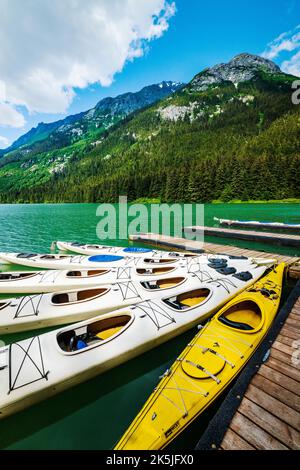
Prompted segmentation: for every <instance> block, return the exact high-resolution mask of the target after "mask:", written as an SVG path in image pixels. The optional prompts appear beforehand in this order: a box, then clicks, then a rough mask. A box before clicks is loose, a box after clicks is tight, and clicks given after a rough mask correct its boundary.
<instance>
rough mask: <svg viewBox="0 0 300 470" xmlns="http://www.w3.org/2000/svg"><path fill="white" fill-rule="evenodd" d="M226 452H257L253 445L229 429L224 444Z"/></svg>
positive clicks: (223, 447)
mask: <svg viewBox="0 0 300 470" xmlns="http://www.w3.org/2000/svg"><path fill="white" fill-rule="evenodd" d="M222 449H224V450H255V447H253V446H252V445H251V444H249V443H248V442H247V441H245V440H244V439H243V438H241V436H239V435H238V434H236V433H235V432H234V431H233V430H232V429H230V428H229V429H227V431H226V434H225V436H224V439H223V442H222Z"/></svg>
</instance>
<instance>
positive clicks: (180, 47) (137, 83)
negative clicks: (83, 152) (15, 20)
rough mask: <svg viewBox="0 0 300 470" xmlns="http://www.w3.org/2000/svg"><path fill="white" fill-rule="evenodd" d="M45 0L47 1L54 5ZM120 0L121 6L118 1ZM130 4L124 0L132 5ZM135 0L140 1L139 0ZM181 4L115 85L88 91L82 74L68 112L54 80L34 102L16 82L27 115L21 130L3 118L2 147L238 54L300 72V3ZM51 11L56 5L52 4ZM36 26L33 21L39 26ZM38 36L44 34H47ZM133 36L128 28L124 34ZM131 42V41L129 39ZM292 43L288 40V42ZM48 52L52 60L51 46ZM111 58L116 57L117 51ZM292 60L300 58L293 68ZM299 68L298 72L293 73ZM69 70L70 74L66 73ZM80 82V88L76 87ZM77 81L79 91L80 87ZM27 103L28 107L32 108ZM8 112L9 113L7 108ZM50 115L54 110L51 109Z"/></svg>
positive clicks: (219, 0) (194, 0) (190, 0)
mask: <svg viewBox="0 0 300 470" xmlns="http://www.w3.org/2000/svg"><path fill="white" fill-rule="evenodd" d="M4 1H8V0H4ZM18 1H19V0H9V2H10V3H7V8H10V5H11V4H13V3H15V4H16V2H18ZM44 1H45V2H46V1H47V0H44ZM69 1H71V0H69ZM86 1H89V2H91V3H92V2H96V3H97V1H100V3H102V4H103V2H104V1H106V2H107V1H108V0H86ZM110 1H111V0H110ZM114 1H116V2H117V1H118V0H114ZM123 1H124V2H125V0H123ZM126 1H127V0H126ZM128 1H132V2H134V1H135V0H128ZM139 1H140V0H139ZM143 1H145V0H143ZM151 1H152V0H151ZM160 1H161V2H163V1H164V0H153V2H154V3H155V2H156V4H158V3H159V2H160ZM82 2H83V5H84V0H82ZM42 3H43V2H42ZM54 3H55V1H54V0H53V2H52V4H53V5H54ZM169 3H170V4H171V3H172V2H171V1H169ZM174 3H175V5H176V11H175V10H174V8H173V10H172V11H171V12H170V14H169V15H166V17H165V19H164V20H165V22H166V23H167V25H168V29H167V27H166V26H165V23H161V29H160V32H159V33H154V34H153V35H152V37H151V40H150V41H148V40H147V39H146V40H144V39H143V38H147V37H149V33H148V29H147V32H145V31H144V32H143V33H141V36H140V38H141V41H142V44H143V46H142V47H143V52H141V51H140V49H139V46H138V47H137V49H136V50H137V51H138V52H136V55H137V57H136V58H134V59H129V60H128V59H127V60H126V54H125V55H124V60H123V65H122V61H121V65H120V64H119V65H118V66H117V65H116V66H115V68H114V67H112V68H111V69H110V70H109V73H110V74H111V77H113V81H112V83H111V84H110V85H109V86H101V85H100V84H97V83H92V84H91V85H88V83H87V84H86V86H84V83H83V85H82V77H81V78H77V75H76V79H75V81H74V80H73V82H72V87H71V88H70V89H72V97H71V98H70V99H69V102H68V103H69V104H68V106H65V109H62V111H63V112H55V111H56V107H55V106H54V105H53V111H54V112H53V111H52V108H51V104H50V105H49V101H50V102H51V94H50V93H51V90H48V87H47V83H46V86H45V84H44V83H45V82H43V87H42V88H41V91H39V93H41V94H40V95H38V96H37V97H34V98H35V101H34V99H33V97H32V91H29V92H28V91H27V92H26V93H27V95H26V94H25V91H24V93H23V95H22V97H19V96H18V95H17V92H16V91H14V90H15V89H17V88H18V87H19V88H20V87H21V88H22V85H20V82H19V85H18V82H17V81H16V86H15V89H13V91H12V92H11V96H13V97H14V96H17V97H16V98H15V101H13V98H12V99H9V100H8V101H9V102H10V103H9V104H10V105H11V106H13V108H14V110H15V111H17V112H18V113H19V114H21V115H22V116H23V122H22V123H21V122H20V120H19V121H18V127H14V126H13V125H12V124H13V123H12V122H11V121H10V124H9V125H7V124H5V119H4V118H2V120H1V115H0V148H1V147H4V146H5V145H3V144H4V143H6V144H7V143H11V142H12V141H13V140H15V139H16V138H17V137H18V136H20V135H22V134H23V133H24V132H26V131H28V130H29V129H30V128H31V127H33V126H36V125H37V123H38V122H41V121H44V122H50V121H54V120H57V119H61V118H63V117H64V116H66V115H68V114H74V113H77V112H80V111H83V110H86V109H89V108H91V107H93V106H94V105H95V104H96V102H97V101H99V100H100V99H101V98H103V97H105V96H115V95H117V94H120V93H124V92H126V91H136V90H139V89H140V88H142V87H143V86H145V85H148V84H151V83H157V82H160V81H162V80H178V81H183V82H187V81H189V80H190V79H191V78H192V77H193V76H194V75H195V74H196V73H198V72H199V71H200V70H202V69H203V68H205V67H209V66H212V65H214V64H216V63H220V62H227V61H228V60H230V59H231V58H232V57H233V56H234V55H236V54H239V53H241V52H250V53H254V54H261V53H262V52H263V51H265V52H266V51H267V52H266V53H267V54H269V55H268V57H270V58H272V59H273V60H274V61H275V62H277V63H278V64H279V65H282V64H283V63H285V64H286V65H285V68H286V70H287V71H289V70H293V71H297V70H298V69H299V68H298V67H299V63H300V59H299V61H298V58H296V59H295V58H294V57H295V56H296V54H297V53H298V52H299V50H300V49H299V48H298V46H300V45H299V44H298V42H297V41H298V36H297V34H298V32H299V33H300V29H296V28H297V25H299V23H300V2H299V1H296V0H276V1H274V0H273V1H271V0H264V1H262V0H252V1H245V2H241V1H240V0H239V1H238V0H231V1H227V2H224V0H215V1H214V2H204V1H200V0H175V2H174ZM49 8H51V6H50V3H49ZM75 13H76V12H75ZM150 13H151V11H150ZM40 14H41V15H43V11H41V12H40ZM108 14H111V15H114V14H115V13H114V11H109V12H108ZM143 15H144V16H143ZM146 15H148V16H149V12H148V11H147V12H141V15H140V16H139V20H137V19H136V18H135V20H134V21H140V22H141V23H142V22H144V19H145V18H146ZM45 16H46V12H45ZM148 16H147V18H148ZM150 16H151V15H150ZM53 18H54V19H55V16H53ZM38 19H39V18H38V17H36V21H38ZM53 24H55V23H53ZM2 26H3V28H4V27H5V25H4V23H2V24H1V20H0V38H1V28H2ZM34 26H35V24H34V17H33V28H34ZM143 27H144V26H143ZM147 28H148V26H147ZM49 33H51V31H49ZM53 33H54V34H55V31H53V30H52V34H53ZM282 33H287V35H286V36H285V37H282V38H279V39H278V41H277V42H275V43H273V47H272V44H270V43H272V41H274V40H275V39H276V38H278V36H279V35H281V34H282ZM39 34H43V33H41V32H40V33H39ZM45 34H46V33H45ZM77 34H78V35H80V34H81V33H80V30H78V32H77ZM126 34H127V33H126V31H125V30H124V37H125V36H126ZM147 35H148V36H147ZM158 36H159V37H158ZM110 37H112V36H110ZM291 37H293V40H294V43H293V45H291ZM25 40H26V36H25V38H24V36H23V41H25ZM121 40H122V37H121ZM124 40H128V34H127V36H126V39H124ZM105 41H107V39H106V38H103V43H101V38H99V44H97V48H98V49H95V52H94V53H93V54H94V56H97V51H101V48H103V49H104V48H106V47H110V46H111V47H113V45H111V42H112V41H110V42H109V45H108V46H107V42H105ZM286 41H289V42H288V43H287V42H286ZM94 42H95V41H94ZM296 42H297V44H296ZM283 43H284V44H283ZM45 44H46V41H45ZM9 45H10V44H8V46H9ZM268 45H269V46H268ZM16 47H17V46H16ZM45 47H46V46H45ZM79 47H80V44H79V45H78V46H77V48H78V49H79ZM34 48H35V45H33V47H32V46H31V48H29V51H28V54H29V55H28V58H29V61H30V60H31V56H32V55H33V56H34V53H35V51H34ZM286 49H287V50H286ZM4 52H5V51H4ZM42 52H43V54H44V55H45V49H44V50H43V51H42ZM59 53H60V51H58V54H59ZM61 53H62V55H63V54H68V53H70V55H72V54H74V51H72V50H69V51H68V50H66V51H64V49H63V46H62V51H61ZM110 53H111V54H113V53H114V50H112V52H110ZM36 56H37V57H39V56H38V54H36ZM66 57H67V56H66ZM74 57H75V56H74ZM82 57H83V59H81V61H84V57H85V56H84V55H83V56H82ZM14 60H15V59H14V57H13V56H12V55H7V62H6V67H7V68H9V69H12V70H13V67H14V64H13V61H14ZM62 60H64V59H62ZM95 60H96V57H95ZM100 60H101V61H103V63H104V61H105V60H106V59H105V58H101V59H99V62H100ZM116 60H117V59H116ZM292 61H294V65H293V62H292ZM50 63H53V60H52V61H50V60H49V62H48V63H47V67H48V68H47V69H45V70H47V72H48V71H49V70H50V71H51V69H49V64H50ZM71 63H72V62H70V64H71ZM24 64H25V65H24V71H23V70H22V69H21V68H20V67H21V66H19V69H18V70H17V71H16V73H11V75H8V78H7V83H8V81H9V79H10V78H9V77H15V76H16V74H17V73H19V74H20V73H24V76H26V73H28V74H30V73H31V71H30V69H28V61H26V63H25V61H24ZM292 65H293V69H291V67H292ZM26 67H27V68H26ZM33 67H34V63H32V69H31V70H34V69H33ZM106 67H107V68H109V65H108V64H107V65H106ZM289 67H290V68H289ZM118 68H119V69H120V68H122V70H121V71H119V72H116V71H115V69H116V70H117V69H118ZM90 69H91V72H90V75H89V78H88V79H87V82H90V81H91V80H93V78H91V77H95V76H97V75H95V74H97V66H95V65H94V64H93V65H91V67H90ZM92 69H93V70H92ZM100 72H101V71H100ZM100 72H99V73H100ZM64 73H65V75H66V72H64ZM107 73H108V72H107ZM65 80H66V79H65ZM76 80H77V82H78V84H79V86H80V87H81V88H79V87H78V86H76V83H77V82H76ZM52 81H53V79H52ZM105 81H107V83H109V81H110V80H109V79H107V77H106V78H103V80H102V83H104V82H105ZM61 83H63V82H60V84H59V86H61ZM74 83H75V86H73V84H74ZM0 88H1V63H0ZM43 90H45V91H46V90H47V91H48V93H49V95H50V98H48V97H46V98H45V103H47V104H45V105H44V106H41V110H39V106H38V105H37V104H36V102H37V100H38V99H40V100H41V101H43V100H44V96H43V95H42V94H43ZM17 91H18V90H17ZM55 92H56V90H55ZM47 100H48V101H47ZM8 101H7V102H8ZM54 101H55V100H53V102H54ZM22 102H23V103H24V104H23V105H21V106H20V105H19V104H18V103H22ZM27 102H28V103H29V104H27ZM0 103H1V89H0ZM0 106H1V105H0ZM60 107H63V105H60V104H59V103H58V104H57V109H58V110H59V111H60ZM3 109H4V110H5V109H6V108H3ZM48 110H51V112H49V111H48ZM24 120H25V123H24ZM13 122H15V121H13ZM1 123H2V124H3V123H4V125H1ZM21 124H22V125H21ZM1 139H2V140H1ZM6 139H7V140H6Z"/></svg>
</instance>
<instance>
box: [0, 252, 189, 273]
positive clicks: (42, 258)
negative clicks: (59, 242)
mask: <svg viewBox="0 0 300 470" xmlns="http://www.w3.org/2000/svg"><path fill="white" fill-rule="evenodd" d="M187 259H188V258H187ZM185 261H186V259H185V258H176V257H174V258H170V257H169V258H161V257H158V258H148V257H147V256H144V257H136V258H133V257H129V256H126V257H125V256H117V255H107V254H103V255H92V256H85V255H67V254H66V255H63V254H51V253H48V254H46V253H45V254H38V253H0V263H1V262H2V264H17V265H21V266H27V267H30V268H35V267H36V268H42V269H91V268H108V267H126V266H128V267H129V266H138V267H147V266H158V265H163V266H165V265H172V264H178V263H180V262H185Z"/></svg>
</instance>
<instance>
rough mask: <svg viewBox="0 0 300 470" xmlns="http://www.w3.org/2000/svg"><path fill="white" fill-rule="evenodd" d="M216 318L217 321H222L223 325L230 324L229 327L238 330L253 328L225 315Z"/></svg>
mask: <svg viewBox="0 0 300 470" xmlns="http://www.w3.org/2000/svg"><path fill="white" fill-rule="evenodd" d="M218 320H219V322H221V323H223V325H226V326H230V328H236V329H238V330H244V331H249V330H253V328H252V326H250V325H248V324H247V323H242V322H237V321H232V320H228V318H226V317H219V318H218Z"/></svg>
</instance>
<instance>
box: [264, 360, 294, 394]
mask: <svg viewBox="0 0 300 470" xmlns="http://www.w3.org/2000/svg"><path fill="white" fill-rule="evenodd" d="M258 374H260V375H262V376H263V377H265V378H266V379H268V380H271V381H272V382H274V383H276V384H278V385H281V387H283V388H285V389H286V390H289V391H290V392H293V393H294V394H295V395H298V396H299V397H300V386H299V382H297V381H296V380H294V379H292V378H291V377H288V376H287V375H284V374H282V373H281V372H279V371H276V370H274V369H272V368H271V367H268V366H267V365H265V364H263V365H262V366H261V367H260V368H259V371H258Z"/></svg>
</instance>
